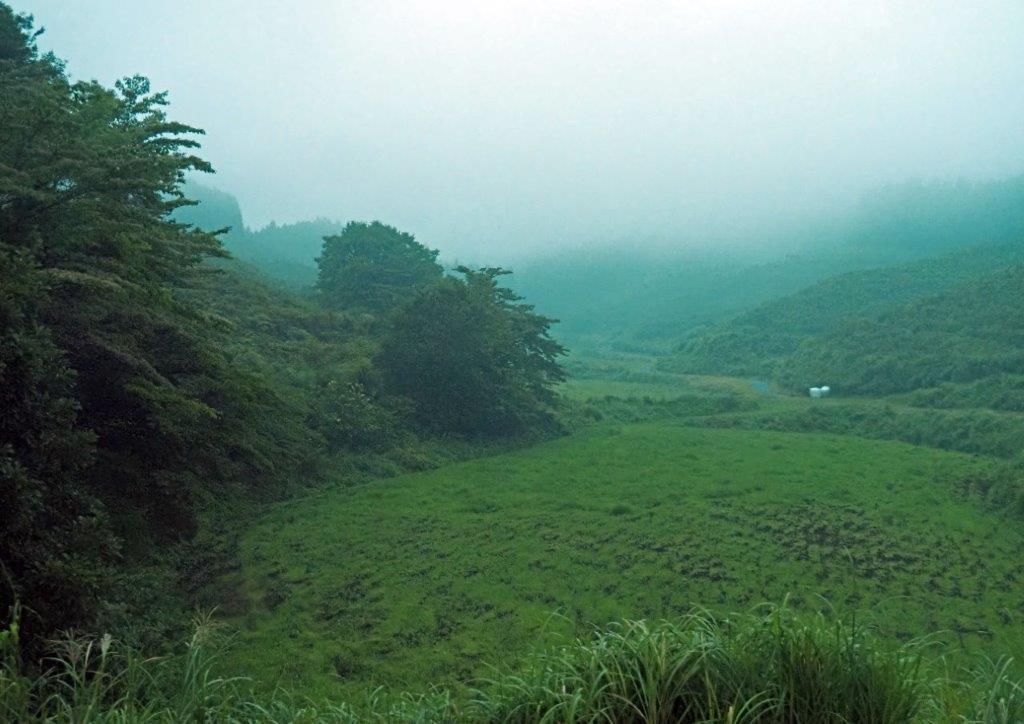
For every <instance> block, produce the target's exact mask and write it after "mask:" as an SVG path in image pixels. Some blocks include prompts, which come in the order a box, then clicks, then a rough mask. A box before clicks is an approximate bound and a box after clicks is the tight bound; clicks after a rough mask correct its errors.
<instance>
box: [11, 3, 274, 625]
mask: <svg viewBox="0 0 1024 724" xmlns="http://www.w3.org/2000/svg"><path fill="white" fill-rule="evenodd" d="M0 35H2V36H3V37H4V38H5V41H4V45H3V56H2V58H0V96H2V97H3V98H4V103H3V104H2V106H0V127H3V129H4V133H3V134H2V135H0V169H2V176H0V259H2V262H0V263H2V269H3V277H4V284H3V290H4V295H3V307H4V309H3V320H2V321H3V323H4V328H3V330H0V335H2V337H3V339H4V345H3V358H4V365H3V369H2V372H0V374H2V375H3V377H4V380H3V382H4V385H3V387H4V390H5V394H6V395H8V396H11V397H13V398H14V399H8V400H7V402H8V405H6V406H5V408H4V423H3V424H2V425H0V429H2V432H3V438H2V439H0V446H2V449H3V451H4V452H3V454H4V458H5V460H4V465H3V476H4V489H5V491H12V492H13V495H12V497H13V498H14V501H11V502H12V504H11V505H10V506H5V507H4V512H5V516H8V515H9V516H10V518H9V519H8V521H6V522H8V523H9V524H8V525H5V526H4V527H3V528H2V530H0V560H2V561H3V562H4V565H5V567H6V568H7V572H8V574H9V575H10V578H11V580H12V581H13V586H14V590H13V591H11V590H8V589H7V588H6V587H5V590H4V591H3V594H2V595H3V596H4V599H5V601H6V602H8V603H9V602H10V596H11V594H12V593H15V594H18V595H20V596H22V597H24V598H25V600H26V603H27V604H28V605H29V606H30V607H31V609H32V611H33V615H32V616H29V617H27V618H26V627H27V629H28V630H29V631H48V630H50V629H52V628H53V627H55V626H64V625H70V624H72V623H79V622H81V621H82V619H83V618H84V617H85V616H86V615H87V612H89V611H91V610H92V608H93V607H92V605H91V602H92V601H93V599H94V598H95V596H96V593H97V591H98V590H99V589H100V588H101V586H102V585H103V582H104V580H105V579H106V578H108V575H107V574H108V572H109V568H108V567H107V566H106V565H105V564H106V563H108V562H109V559H110V557H112V556H115V555H116V554H117V552H118V537H117V536H115V535H114V533H113V530H114V529H121V530H122V532H124V530H125V529H126V528H129V527H130V528H131V529H132V531H133V534H134V535H141V536H143V537H147V536H149V535H151V534H155V535H158V536H159V535H165V534H171V535H173V534H176V533H178V532H182V531H187V530H188V529H189V527H190V526H191V516H190V513H189V506H190V499H191V497H192V495H193V494H194V492H195V490H196V488H197V487H198V483H199V481H201V480H203V481H206V480H211V479H212V480H223V479H224V478H225V477H226V476H227V475H228V474H230V472H232V468H238V467H240V466H244V463H240V462H239V458H240V457H241V455H240V452H241V451H240V449H239V443H237V442H235V441H234V440H233V433H235V432H237V419H238V417H237V409H238V407H240V406H244V405H245V404H247V403H248V402H249V401H250V400H251V398H252V397H254V396H256V395H257V394H258V393H257V392H256V390H257V389H258V386H256V385H254V383H252V382H251V381H250V380H248V379H247V378H246V377H244V376H238V375H233V374H232V375H229V374H227V373H226V365H225V361H224V359H223V357H222V356H221V354H220V353H219V352H218V351H217V350H216V348H215V347H213V346H212V345H211V344H210V342H209V339H208V336H207V334H206V331H207V329H208V326H209V325H208V324H207V323H206V321H205V319H204V317H203V312H202V310H200V309H198V308H196V307H194V306H192V305H189V304H188V303H186V302H185V301H183V300H182V299H181V297H180V296H179V295H178V294H177V290H178V289H180V288H181V287H182V286H183V285H184V284H186V283H187V281H188V279H189V277H190V276H191V275H192V274H193V273H194V272H195V270H196V269H197V268H198V266H199V265H200V264H201V262H202V261H203V259H204V258H206V257H209V256H216V255H219V254H220V253H221V251H220V247H219V243H218V242H217V239H216V238H215V237H213V236H211V235H208V234H205V233H201V232H196V231H192V230H189V229H187V228H185V227H182V226H179V225H177V224H175V223H172V222H170V221H168V220H167V215H168V214H169V213H170V212H171V211H172V210H173V209H175V208H176V207H178V206H180V205H181V204H183V203H184V201H183V200H182V199H181V195H180V193H179V192H178V185H179V184H180V183H181V180H182V178H183V174H184V173H185V171H188V170H208V166H207V165H206V163H205V162H203V161H202V160H201V159H199V158H197V157H195V156H194V155H191V153H190V150H191V149H192V148H194V147H195V146H196V142H195V141H194V140H192V139H191V138H190V136H191V135H193V134H195V133H197V132H198V131H197V130H196V129H194V128H191V127H189V126H186V125H183V124H180V123H175V122H172V121H169V120H168V119H167V118H166V116H165V114H164V110H163V107H164V106H165V105H166V98H165V96H164V95H163V94H159V93H151V92H150V89H149V84H148V83H147V82H146V80H145V79H143V78H140V77H133V78H126V79H125V80H123V81H120V82H118V83H117V84H116V86H115V88H114V89H107V88H104V87H102V86H100V85H98V84H96V83H71V82H70V81H69V80H68V79H67V78H66V76H65V74H64V70H63V67H62V65H61V64H60V63H59V62H58V61H57V60H55V59H54V58H53V57H51V56H40V55H39V53H38V52H37V50H36V48H35V46H34V34H33V31H32V25H31V21H30V20H29V19H28V18H25V17H19V16H16V15H15V14H14V13H13V12H12V11H11V10H10V8H8V7H7V6H6V5H0ZM243 400H244V402H243ZM256 405H257V406H259V403H256ZM268 444H269V447H270V449H273V447H274V446H273V444H272V443H271V442H270V441H268ZM246 472H255V471H253V470H251V469H250V470H247V471H246ZM105 511H109V512H113V513H115V516H114V518H115V520H114V521H113V522H112V523H113V526H111V525H108V515H107V513H106V512H105ZM137 518H141V519H142V520H143V521H145V524H144V525H136V524H134V523H133V522H132V520H133V519H137ZM125 552H126V553H132V552H133V551H131V550H125Z"/></svg>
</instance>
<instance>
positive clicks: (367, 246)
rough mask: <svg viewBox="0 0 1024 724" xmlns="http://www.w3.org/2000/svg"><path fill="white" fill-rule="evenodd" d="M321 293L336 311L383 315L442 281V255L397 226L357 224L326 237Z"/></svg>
mask: <svg viewBox="0 0 1024 724" xmlns="http://www.w3.org/2000/svg"><path fill="white" fill-rule="evenodd" d="M317 264H318V265H319V267H320V276H319V279H318V280H317V285H316V287H317V291H318V292H319V294H320V299H321V300H322V302H323V304H324V305H325V306H327V307H329V308H332V309H344V310H362V311H367V312H372V313H381V312H386V311H388V310H391V309H394V308H395V307H397V306H399V305H400V304H402V303H403V302H405V301H407V300H408V299H410V298H411V297H412V296H414V295H415V294H416V293H417V292H418V291H420V290H421V289H423V288H424V287H425V286H427V285H428V284H431V283H433V282H436V281H437V280H438V279H440V278H441V276H442V274H443V269H442V268H441V265H440V264H438V263H437V250H435V249H428V248H427V247H425V246H423V244H420V243H419V242H417V241H416V239H415V238H414V237H413V236H412V234H406V233H404V232H401V231H399V230H398V229H396V228H394V227H393V226H387V225H386V224H382V223H380V222H379V221H374V222H372V223H369V224H367V223H364V222H357V221H353V222H350V223H349V224H347V225H346V226H345V229H344V230H343V231H342V232H341V234H339V235H337V236H328V237H325V238H324V247H323V252H322V253H321V255H320V257H319V258H317Z"/></svg>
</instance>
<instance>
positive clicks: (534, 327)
mask: <svg viewBox="0 0 1024 724" xmlns="http://www.w3.org/2000/svg"><path fill="white" fill-rule="evenodd" d="M458 272H459V273H460V274H461V275H462V277H463V278H462V279H458V278H455V277H444V278H442V279H441V280H440V281H439V282H437V283H435V284H433V285H431V286H430V287H427V288H426V289H423V290H422V291H420V293H419V294H417V295H416V296H415V297H414V298H413V299H412V300H410V301H409V302H408V303H407V304H405V305H404V306H403V307H402V308H401V309H400V310H399V311H398V312H397V313H396V315H395V318H394V320H393V322H392V325H391V329H390V331H389V333H388V334H387V336H386V337H385V339H384V341H383V343H382V346H381V349H380V352H379V353H378V356H377V363H378V364H379V366H380V368H381V371H382V375H383V378H384V385H385V388H386V390H387V391H389V392H391V393H393V394H397V395H401V396H404V397H406V398H408V399H409V400H411V401H412V403H413V406H414V409H415V415H416V418H417V419H418V420H419V422H420V424H421V425H422V426H424V427H425V428H427V429H430V430H432V431H434V432H450V433H457V434H461V435H467V436H474V437H487V436H499V435H513V434H520V433H523V432H525V431H527V430H531V429H536V428H538V427H542V428H550V426H551V425H552V424H553V418H552V416H551V413H550V408H551V406H552V405H553V403H554V401H555V394H554V391H553V386H554V385H555V383H557V382H559V381H561V380H562V379H563V378H564V374H563V371H562V368H561V367H560V365H559V364H558V357H559V356H560V355H563V354H565V350H564V349H563V348H562V346H561V345H559V344H558V343H557V342H556V341H554V340H553V339H551V337H550V336H549V334H548V332H549V329H550V326H551V324H552V322H553V321H554V320H551V319H548V318H547V317H543V316H541V315H539V314H536V313H534V311H533V307H532V306H531V305H528V304H523V303H522V302H521V298H520V297H518V296H517V295H516V294H515V293H513V292H512V291H511V290H509V289H508V288H506V287H503V286H501V285H500V284H499V280H500V278H501V277H502V276H503V275H505V274H508V273H509V272H506V271H504V270H502V269H498V268H484V269H479V270H471V269H468V268H466V267H459V269H458Z"/></svg>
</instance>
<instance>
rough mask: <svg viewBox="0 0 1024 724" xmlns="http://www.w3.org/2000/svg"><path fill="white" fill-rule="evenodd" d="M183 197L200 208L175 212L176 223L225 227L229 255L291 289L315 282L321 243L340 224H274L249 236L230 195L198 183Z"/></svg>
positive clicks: (209, 228)
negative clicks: (195, 202) (253, 266)
mask: <svg viewBox="0 0 1024 724" xmlns="http://www.w3.org/2000/svg"><path fill="white" fill-rule="evenodd" d="M184 191H185V195H186V196H187V197H189V198H191V199H193V200H195V201H198V202H199V203H198V204H197V205H196V206H187V207H183V208H181V209H178V210H177V211H176V212H175V219H176V220H178V221H180V222H183V223H186V224H194V225H196V226H198V227H199V228H201V229H204V230H206V231H213V230H217V229H223V228H225V227H230V228H231V231H230V232H229V233H227V234H225V235H224V236H223V237H222V238H223V240H224V245H225V247H227V249H228V251H230V252H231V253H232V254H233V255H235V256H236V257H238V258H239V259H242V260H244V261H247V262H249V263H251V264H254V265H256V266H257V267H259V269H260V271H261V272H263V273H264V274H265V275H266V276H268V277H270V278H272V279H275V280H277V281H278V282H281V283H284V284H285V285H286V286H288V287H290V288H292V289H296V290H302V289H309V288H310V287H312V286H313V284H314V283H315V282H316V257H317V256H319V254H320V249H321V247H322V246H323V238H324V237H325V236H331V235H333V234H340V233H341V230H342V229H343V228H344V227H345V225H344V224H343V223H342V222H340V221H332V220H330V219H323V218H319V219H313V220H312V221H299V222H296V223H293V224H281V225H278V224H275V223H273V222H271V223H270V224H268V225H267V226H265V227H263V228H262V229H259V230H258V231H253V230H251V229H248V228H247V227H246V226H245V223H244V218H243V216H242V210H241V208H240V207H239V205H238V201H237V199H235V197H234V196H232V195H231V194H228V193H225V192H223V191H219V190H217V189H213V188H209V187H207V186H203V185H201V184H197V183H194V182H193V183H189V184H187V185H186V187H185V189H184Z"/></svg>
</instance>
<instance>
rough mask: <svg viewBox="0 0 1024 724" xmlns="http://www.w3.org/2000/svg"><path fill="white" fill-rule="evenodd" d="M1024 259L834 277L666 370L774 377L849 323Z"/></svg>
mask: <svg viewBox="0 0 1024 724" xmlns="http://www.w3.org/2000/svg"><path fill="white" fill-rule="evenodd" d="M1022 256H1024V247H1021V246H1020V245H1019V244H1015V245H1006V246H988V247H978V248H974V249H970V250H967V251H960V252H956V253H954V254H950V255H947V256H944V257H940V258H937V259H926V260H921V261H914V262H908V263H905V264H900V265H898V266H894V267H883V268H880V269H865V270H861V271H855V272H849V273H846V274H841V275H839V276H836V277H830V278H828V279H825V280H823V281H820V282H818V283H816V284H813V285H811V286H809V287H806V288H804V289H802V290H800V291H799V292H796V293H795V294H791V295H788V296H783V297H779V298H777V299H772V300H770V301H767V302H764V303H763V304H760V305H758V306H756V307H754V308H753V309H751V310H749V311H747V312H744V313H743V314H740V315H738V316H736V317H735V318H733V319H731V320H729V321H727V322H723V323H721V324H719V325H716V326H715V327H712V328H711V329H710V330H708V331H706V332H704V333H702V334H701V335H700V336H698V337H696V338H694V339H692V340H689V341H687V342H686V343H685V344H683V346H682V348H681V349H680V350H679V351H678V352H677V353H676V354H674V355H673V357H672V359H671V360H670V361H668V363H667V365H666V366H669V367H671V368H672V369H676V370H679V371H684V372H699V373H716V374H736V375H760V376H766V377H771V376H774V374H775V372H776V368H777V367H778V366H779V365H780V364H783V363H784V360H785V359H786V358H787V357H788V356H789V355H791V354H792V353H793V352H795V351H796V350H797V348H798V347H799V346H800V344H801V343H802V342H804V341H806V340H808V339H810V338H812V337H816V336H818V335H823V334H827V333H829V332H832V331H834V330H835V329H836V328H837V326H838V325H840V324H841V323H843V322H845V321H849V320H852V319H857V318H862V317H866V316H869V315H872V314H874V313H878V312H881V311H884V310H886V309H888V308H892V307H894V306H897V305H899V304H901V303H908V302H911V301H914V300H917V299H921V298H924V297H928V296H932V295H935V294H938V293H940V292H944V291H946V290H948V289H950V288H951V287H953V286H955V285H956V284H958V283H961V282H964V281H966V280H968V279H971V278H973V277H978V276H983V275H984V274H986V273H991V272H992V271H995V270H997V269H998V268H1000V267H1003V266H1006V265H1007V264H1010V263H1012V262H1013V261H1015V260H1019V259H1021V257H1022Z"/></svg>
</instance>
